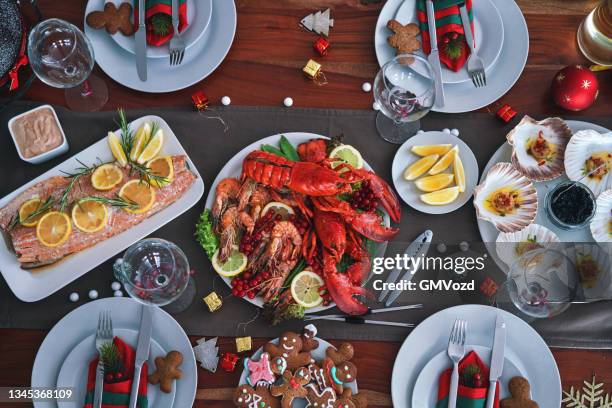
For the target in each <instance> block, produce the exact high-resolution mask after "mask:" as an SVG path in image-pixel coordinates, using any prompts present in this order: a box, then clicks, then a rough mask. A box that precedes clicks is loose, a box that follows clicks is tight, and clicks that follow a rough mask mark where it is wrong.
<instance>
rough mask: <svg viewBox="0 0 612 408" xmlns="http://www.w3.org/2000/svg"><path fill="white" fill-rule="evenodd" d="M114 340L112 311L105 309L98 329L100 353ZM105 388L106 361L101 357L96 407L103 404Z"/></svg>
mask: <svg viewBox="0 0 612 408" xmlns="http://www.w3.org/2000/svg"><path fill="white" fill-rule="evenodd" d="M112 341H113V321H112V320H111V316H110V312H109V311H108V310H104V311H102V312H100V314H99V315H98V330H96V350H98V355H101V353H102V347H103V346H104V345H105V344H107V343H109V342H112ZM103 388H104V363H103V361H102V359H101V358H100V359H99V360H98V367H97V368H96V385H95V388H94V402H93V407H94V408H100V407H101V406H102V393H103Z"/></svg>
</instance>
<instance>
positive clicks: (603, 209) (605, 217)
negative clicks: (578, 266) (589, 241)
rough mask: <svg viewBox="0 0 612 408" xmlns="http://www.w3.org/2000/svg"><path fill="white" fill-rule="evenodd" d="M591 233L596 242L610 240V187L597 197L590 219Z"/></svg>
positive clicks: (611, 213) (611, 209)
mask: <svg viewBox="0 0 612 408" xmlns="http://www.w3.org/2000/svg"><path fill="white" fill-rule="evenodd" d="M591 235H593V239H594V240H595V241H597V242H612V189H610V190H606V191H604V192H603V193H601V194H600V195H599V197H598V198H597V210H596V212H595V216H594V217H593V220H592V221H591Z"/></svg>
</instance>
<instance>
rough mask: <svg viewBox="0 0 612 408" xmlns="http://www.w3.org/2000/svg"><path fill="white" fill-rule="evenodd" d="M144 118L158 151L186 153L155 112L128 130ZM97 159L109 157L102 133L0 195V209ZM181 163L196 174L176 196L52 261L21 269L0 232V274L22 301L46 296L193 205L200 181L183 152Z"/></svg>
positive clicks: (200, 189) (201, 189) (198, 195)
mask: <svg viewBox="0 0 612 408" xmlns="http://www.w3.org/2000/svg"><path fill="white" fill-rule="evenodd" d="M145 121H156V122H158V123H159V125H160V127H161V128H162V129H163V130H164V136H165V141H164V146H163V148H162V152H161V154H164V155H186V156H187V152H186V151H185V149H184V148H183V146H181V144H180V142H179V140H178V138H177V137H176V135H175V134H174V132H172V129H170V126H169V125H168V124H167V123H166V122H165V121H164V120H163V119H162V118H160V117H159V116H153V115H149V116H144V117H141V118H139V119H136V120H134V121H132V122H131V123H130V126H131V128H132V129H137V128H138V127H139V126H140V124H141V123H143V122H145ZM100 136H105V135H100ZM98 159H100V160H102V161H111V160H113V156H112V154H111V152H110V149H109V147H108V142H107V140H106V137H102V138H101V139H100V140H99V141H98V142H96V143H94V144H93V145H91V146H90V147H88V148H87V149H85V150H83V151H81V152H79V153H77V154H75V155H74V156H72V157H71V158H69V159H68V160H66V161H64V162H63V163H61V164H59V165H57V166H55V167H54V168H52V169H51V170H49V171H47V172H46V173H44V174H42V175H40V176H39V177H37V178H35V179H34V180H32V181H30V182H29V183H26V184H24V185H23V186H22V187H20V188H18V189H17V190H15V191H13V192H12V193H10V194H8V195H7V196H5V197H3V198H2V199H0V208H1V207H4V206H5V205H7V204H8V203H9V202H10V201H11V200H12V199H13V198H15V197H16V196H17V195H18V194H20V193H21V192H23V191H24V190H26V189H27V188H29V187H31V186H32V185H34V184H36V183H38V182H39V181H42V180H44V179H47V178H49V177H52V176H58V175H63V173H62V171H64V172H73V171H74V169H75V168H77V167H79V166H80V164H79V163H78V161H81V162H83V163H85V164H93V163H95V162H97V161H98ZM187 164H188V166H189V169H190V170H191V171H192V172H193V173H194V174H195V175H196V177H197V179H196V180H195V182H194V183H193V185H192V186H191V188H189V190H187V191H186V192H185V193H184V194H183V196H182V197H181V198H179V199H178V200H177V201H175V202H174V203H172V204H171V205H169V206H168V207H166V208H164V209H163V210H161V211H159V212H157V213H156V214H153V215H152V216H151V217H149V218H148V219H146V220H144V221H143V222H141V223H140V224H138V225H135V226H134V227H132V228H130V229H129V230H127V231H124V232H122V233H120V234H118V235H115V236H114V237H111V238H109V239H107V240H105V241H102V242H99V243H98V244H96V245H94V246H93V247H90V248H87V249H85V250H83V251H81V252H78V253H75V254H72V255H69V256H67V257H66V258H64V259H62V260H60V261H58V262H56V263H54V264H51V265H47V266H44V267H40V268H36V269H30V270H27V269H23V268H22V267H21V265H20V264H19V262H18V261H17V257H16V256H15V254H14V253H13V252H12V251H11V250H10V249H9V246H8V245H7V244H8V243H7V242H6V238H5V237H4V236H1V237H0V241H2V243H0V273H2V276H4V279H5V280H6V282H7V284H8V286H9V287H10V288H11V290H12V291H13V293H14V294H15V296H17V297H18V298H19V299H20V300H22V301H24V302H36V301H38V300H41V299H44V298H46V297H47V296H49V295H51V294H53V293H55V292H56V291H58V290H59V289H61V288H63V287H64V286H66V285H68V284H69V283H70V282H72V281H74V280H75V279H77V278H79V277H81V276H83V275H84V274H86V273H87V272H89V271H90V270H92V269H93V268H95V267H96V266H98V265H100V264H101V263H103V262H104V261H106V260H107V259H109V258H111V257H113V256H115V255H116V254H118V253H119V252H121V251H123V250H124V249H126V248H127V247H129V246H130V245H132V244H133V243H134V242H136V241H138V240H141V239H142V238H144V237H146V236H147V235H149V234H151V233H152V232H154V231H156V230H157V229H159V228H160V227H162V226H163V225H165V224H167V223H168V222H170V221H172V220H173V219H174V218H176V217H178V216H179V215H181V214H182V213H184V212H185V211H187V210H188V209H189V208H191V207H192V206H193V205H195V204H196V203H197V202H198V201H199V200H200V198H201V197H202V195H203V194H204V181H203V180H202V177H201V176H200V174H199V173H198V170H197V169H196V166H195V165H194V164H193V162H192V161H191V159H190V158H189V156H187Z"/></svg>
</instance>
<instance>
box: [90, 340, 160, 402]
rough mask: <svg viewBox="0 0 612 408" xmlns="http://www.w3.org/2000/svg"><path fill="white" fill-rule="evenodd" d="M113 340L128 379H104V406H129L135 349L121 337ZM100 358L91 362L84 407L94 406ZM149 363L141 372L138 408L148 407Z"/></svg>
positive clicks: (145, 364)
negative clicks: (111, 380) (116, 380)
mask: <svg viewBox="0 0 612 408" xmlns="http://www.w3.org/2000/svg"><path fill="white" fill-rule="evenodd" d="M113 342H114V343H115V345H116V346H117V350H118V352H119V354H120V356H121V361H122V362H123V373H122V374H123V375H124V376H125V378H126V380H124V381H118V382H113V383H108V382H107V381H106V380H105V381H104V393H103V394H102V408H120V407H127V406H128V404H129V403H130V392H131V391H132V377H133V376H134V358H135V357H136V354H135V352H134V349H133V348H131V347H130V346H129V345H127V344H126V343H124V342H123V341H122V340H121V339H120V338H118V337H115V338H114V339H113ZM97 365H98V358H97V357H96V358H95V359H93V360H92V361H91V362H90V363H89V370H88V374H87V395H86V396H85V405H84V408H92V407H93V396H94V388H95V382H96V367H97ZM147 373H148V370H147V363H144V365H143V367H142V372H141V374H140V384H139V387H138V403H137V406H138V408H147V405H148V400H147Z"/></svg>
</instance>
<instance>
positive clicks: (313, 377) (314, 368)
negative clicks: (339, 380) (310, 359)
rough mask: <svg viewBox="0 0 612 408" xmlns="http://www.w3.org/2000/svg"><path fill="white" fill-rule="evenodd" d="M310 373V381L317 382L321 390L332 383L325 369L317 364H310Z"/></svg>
mask: <svg viewBox="0 0 612 408" xmlns="http://www.w3.org/2000/svg"><path fill="white" fill-rule="evenodd" d="M307 368H308V373H309V374H310V381H312V382H313V383H314V384H316V386H317V388H318V389H319V391H323V390H324V389H325V388H327V387H329V386H330V385H331V384H330V383H328V382H327V377H326V376H325V370H323V369H322V368H321V367H319V366H318V365H317V364H314V363H313V364H310V365H308V367H307Z"/></svg>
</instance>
